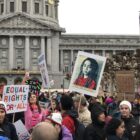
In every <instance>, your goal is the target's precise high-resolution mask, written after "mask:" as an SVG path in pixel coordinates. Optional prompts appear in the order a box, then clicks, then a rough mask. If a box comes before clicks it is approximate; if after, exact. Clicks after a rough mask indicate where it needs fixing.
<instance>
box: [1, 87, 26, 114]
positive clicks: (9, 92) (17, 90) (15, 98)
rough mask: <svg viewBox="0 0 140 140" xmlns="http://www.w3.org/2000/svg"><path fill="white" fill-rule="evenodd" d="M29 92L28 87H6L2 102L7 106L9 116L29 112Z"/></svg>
mask: <svg viewBox="0 0 140 140" xmlns="http://www.w3.org/2000/svg"><path fill="white" fill-rule="evenodd" d="M28 92H29V86H28V85H6V86H4V90H3V98H2V100H3V101H4V102H5V103H6V105H7V110H6V111H7V114H9V113H16V112H22V111H26V110H27V102H28Z"/></svg>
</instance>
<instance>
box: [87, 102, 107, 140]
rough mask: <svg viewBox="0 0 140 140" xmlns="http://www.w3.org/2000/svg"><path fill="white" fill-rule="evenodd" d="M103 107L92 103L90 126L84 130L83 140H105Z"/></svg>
mask: <svg viewBox="0 0 140 140" xmlns="http://www.w3.org/2000/svg"><path fill="white" fill-rule="evenodd" d="M104 111H105V110H104V109H103V107H102V106H101V105H100V104H98V103H94V105H93V106H92V108H91V119H92V124H90V125H88V126H87V127H86V130H85V134H84V140H105V138H106V136H105V130H104V126H105V118H106V117H105V113H104Z"/></svg>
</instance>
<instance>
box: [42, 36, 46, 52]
mask: <svg viewBox="0 0 140 140" xmlns="http://www.w3.org/2000/svg"><path fill="white" fill-rule="evenodd" d="M41 54H45V37H43V36H42V37H41Z"/></svg>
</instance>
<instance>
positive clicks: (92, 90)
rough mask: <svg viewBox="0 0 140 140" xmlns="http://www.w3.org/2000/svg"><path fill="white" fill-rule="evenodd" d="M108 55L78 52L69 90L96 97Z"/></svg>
mask: <svg viewBox="0 0 140 140" xmlns="http://www.w3.org/2000/svg"><path fill="white" fill-rule="evenodd" d="M105 62H106V57H102V56H98V55H94V54H90V53H86V52H81V51H79V52H78V55H77V59H76V62H75V66H74V71H73V74H72V78H71V82H70V86H69V90H70V91H76V92H79V93H82V94H87V95H90V96H94V97H96V96H97V95H98V91H99V86H100V82H101V77H102V74H103V71H104V67H105Z"/></svg>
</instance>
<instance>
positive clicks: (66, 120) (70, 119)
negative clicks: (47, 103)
mask: <svg viewBox="0 0 140 140" xmlns="http://www.w3.org/2000/svg"><path fill="white" fill-rule="evenodd" d="M77 117H78V114H77V112H76V111H74V110H69V111H67V112H65V113H63V114H62V118H63V120H62V125H64V126H65V127H66V128H67V129H68V130H69V131H70V132H71V134H72V135H73V134H74V132H75V124H74V119H76V118H77Z"/></svg>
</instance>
